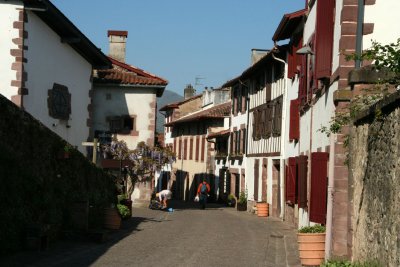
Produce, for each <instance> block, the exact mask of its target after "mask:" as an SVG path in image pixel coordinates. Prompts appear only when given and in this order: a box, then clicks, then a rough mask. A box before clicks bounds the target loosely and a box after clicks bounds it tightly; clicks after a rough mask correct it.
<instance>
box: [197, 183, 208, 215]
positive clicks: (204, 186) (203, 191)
mask: <svg viewBox="0 0 400 267" xmlns="http://www.w3.org/2000/svg"><path fill="white" fill-rule="evenodd" d="M209 192H210V185H209V184H208V183H207V181H206V180H205V179H203V182H202V183H201V184H199V186H198V187H197V196H198V197H199V199H200V201H199V202H200V207H201V208H202V209H203V210H204V209H205V208H206V204H207V198H208V193H209Z"/></svg>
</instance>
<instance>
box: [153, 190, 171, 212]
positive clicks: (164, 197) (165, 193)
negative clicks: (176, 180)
mask: <svg viewBox="0 0 400 267" xmlns="http://www.w3.org/2000/svg"><path fill="white" fill-rule="evenodd" d="M156 197H158V199H159V200H160V203H161V209H166V208H167V207H168V203H167V201H168V199H171V198H172V192H171V190H168V189H164V190H162V191H160V192H158V193H157V194H156Z"/></svg>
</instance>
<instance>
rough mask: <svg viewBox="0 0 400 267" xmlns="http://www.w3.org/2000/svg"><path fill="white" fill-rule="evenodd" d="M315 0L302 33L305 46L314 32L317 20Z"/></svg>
mask: <svg viewBox="0 0 400 267" xmlns="http://www.w3.org/2000/svg"><path fill="white" fill-rule="evenodd" d="M318 1H319V0H317V1H316V2H315V4H314V6H313V8H312V9H311V10H310V13H309V14H308V17H307V21H306V24H305V25H304V32H303V43H304V44H306V43H307V42H308V41H310V38H311V36H312V34H313V33H314V31H315V23H316V20H317V8H316V7H317V2H318Z"/></svg>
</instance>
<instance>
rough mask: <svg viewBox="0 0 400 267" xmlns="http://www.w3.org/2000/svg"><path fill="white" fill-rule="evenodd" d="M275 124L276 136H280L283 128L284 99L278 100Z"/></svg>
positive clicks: (276, 102)
mask: <svg viewBox="0 0 400 267" xmlns="http://www.w3.org/2000/svg"><path fill="white" fill-rule="evenodd" d="M273 123H274V124H273V134H274V136H280V135H281V128H282V97H279V98H277V99H276V101H275V108H274V118H273Z"/></svg>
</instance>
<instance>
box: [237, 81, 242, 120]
mask: <svg viewBox="0 0 400 267" xmlns="http://www.w3.org/2000/svg"><path fill="white" fill-rule="evenodd" d="M236 91H237V102H236V103H237V106H236V113H239V112H241V111H242V90H241V88H240V87H239V86H237V87H236Z"/></svg>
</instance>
